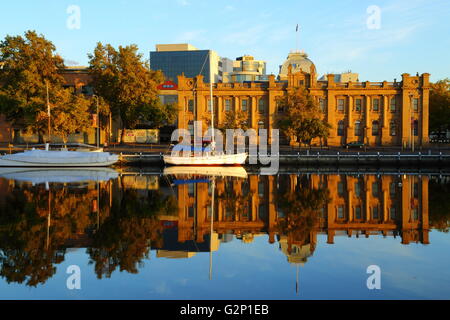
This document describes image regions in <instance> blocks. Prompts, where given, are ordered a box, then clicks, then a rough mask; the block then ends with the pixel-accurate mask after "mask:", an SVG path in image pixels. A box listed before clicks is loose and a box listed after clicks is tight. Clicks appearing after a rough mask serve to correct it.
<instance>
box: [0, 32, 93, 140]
mask: <svg viewBox="0 0 450 320" xmlns="http://www.w3.org/2000/svg"><path fill="white" fill-rule="evenodd" d="M55 50H56V48H55V46H54V45H53V43H52V42H50V41H49V40H47V39H45V38H44V36H42V35H38V34H37V33H36V32H35V31H27V32H25V35H24V37H22V36H9V35H8V36H6V37H5V39H4V40H3V41H1V42H0V65H1V68H0V84H1V85H0V112H1V113H2V114H4V115H5V116H6V119H7V120H8V121H10V122H11V123H12V124H13V125H14V126H19V127H22V128H24V129H26V130H28V131H31V132H33V133H37V134H38V135H39V139H40V140H41V141H42V138H43V136H44V134H46V133H47V128H48V125H47V124H48V115H47V87H48V89H49V90H48V91H49V102H50V105H51V106H52V109H53V110H52V114H55V116H56V117H55V119H52V120H54V121H52V122H51V130H52V134H53V133H56V134H61V135H62V136H63V137H65V139H66V140H67V134H70V133H73V132H75V131H79V130H83V129H84V128H85V127H86V121H87V120H88V117H89V115H88V113H87V112H85V111H84V110H85V108H84V105H85V104H86V103H87V102H86V101H84V100H83V99H84V97H82V96H79V97H76V98H75V97H72V96H71V95H70V94H69V92H70V91H69V90H68V89H64V88H63V84H64V79H63V77H62V76H61V75H60V74H59V72H58V71H59V70H61V69H63V68H64V63H63V59H62V58H61V57H60V56H59V55H57V54H56V53H55ZM69 119H70V123H69V124H68V125H67V126H66V128H62V127H64V125H61V122H62V121H66V120H67V121H68V120H69Z"/></svg>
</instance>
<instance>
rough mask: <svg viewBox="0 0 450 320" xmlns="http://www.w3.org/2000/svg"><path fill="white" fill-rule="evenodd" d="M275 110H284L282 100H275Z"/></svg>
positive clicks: (280, 111) (281, 111) (279, 111)
mask: <svg viewBox="0 0 450 320" xmlns="http://www.w3.org/2000/svg"><path fill="white" fill-rule="evenodd" d="M277 112H278V113H283V112H284V105H283V101H277Z"/></svg>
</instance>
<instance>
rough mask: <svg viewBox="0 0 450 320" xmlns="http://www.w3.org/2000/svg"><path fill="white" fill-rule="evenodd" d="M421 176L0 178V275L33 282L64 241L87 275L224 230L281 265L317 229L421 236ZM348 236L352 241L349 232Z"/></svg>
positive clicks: (222, 236)
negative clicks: (39, 181)
mask: <svg viewBox="0 0 450 320" xmlns="http://www.w3.org/2000/svg"><path fill="white" fill-rule="evenodd" d="M428 184H429V178H428V176H414V175H407V176H398V175H395V176H394V175H378V176H377V175H359V176H351V175H332V174H330V175H317V174H304V175H277V176H259V175H249V176H248V178H246V179H239V178H231V177H228V178H217V179H216V180H215V203H214V217H213V230H214V232H213V234H212V236H211V231H210V230H211V229H210V228H211V212H212V211H213V210H212V203H211V198H212V192H213V190H212V188H211V183H209V181H207V180H205V179H201V177H197V179H195V180H193V181H191V182H189V181H187V183H174V177H168V178H167V177H159V176H156V175H153V176H152V175H139V174H124V175H121V176H120V177H119V178H118V179H115V180H109V181H103V182H93V181H91V182H85V183H76V184H70V183H66V184H50V186H49V188H47V189H46V188H45V186H44V185H32V184H30V183H24V182H18V181H15V180H6V179H0V209H1V210H0V211H1V214H0V267H1V270H0V276H1V277H3V278H5V279H6V280H7V281H8V282H19V283H25V284H27V285H31V286H35V285H37V284H39V283H44V282H45V281H46V280H47V279H48V278H50V277H52V276H53V275H54V273H55V270H56V267H55V265H57V264H59V263H61V262H62V261H63V260H64V255H65V253H66V252H67V251H68V250H69V249H72V248H87V254H88V255H89V258H90V261H91V263H92V264H93V265H94V270H95V272H96V274H97V277H99V278H102V277H110V276H111V275H112V273H113V272H114V271H115V270H121V271H127V272H131V273H137V272H138V270H139V267H140V265H141V264H142V262H143V261H144V260H145V259H148V258H149V257H150V255H149V253H150V250H152V249H153V250H156V257H165V258H189V257H192V256H194V255H195V254H197V253H198V252H208V251H211V250H212V251H216V250H219V247H220V244H221V243H224V242H228V241H231V240H232V239H233V238H234V237H235V238H237V239H239V240H240V241H242V242H244V243H250V242H252V241H253V239H254V238H255V237H257V236H261V235H268V241H269V243H278V245H279V248H280V250H281V251H282V252H283V253H284V254H285V255H286V256H287V261H288V262H289V263H293V264H297V265H301V264H303V263H305V262H307V259H308V257H310V256H311V255H312V254H313V253H314V251H315V249H316V244H317V236H318V235H319V234H326V237H327V243H328V244H333V243H334V242H335V238H336V237H338V236H346V237H352V238H359V237H370V236H372V235H381V236H384V237H400V238H401V243H403V244H409V243H411V242H415V243H422V244H428V243H429V240H428V233H429V228H430V227H429V221H428ZM355 241H357V240H355Z"/></svg>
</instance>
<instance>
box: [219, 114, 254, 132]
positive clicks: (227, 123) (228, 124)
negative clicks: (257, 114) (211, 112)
mask: <svg viewBox="0 0 450 320" xmlns="http://www.w3.org/2000/svg"><path fill="white" fill-rule="evenodd" d="M247 119H248V114H247V112H245V111H242V110H237V111H227V112H225V120H224V121H223V122H222V123H220V124H219V125H218V129H219V130H221V131H222V132H224V133H225V130H226V129H242V130H244V131H245V130H247V129H248V128H249V126H248V122H247Z"/></svg>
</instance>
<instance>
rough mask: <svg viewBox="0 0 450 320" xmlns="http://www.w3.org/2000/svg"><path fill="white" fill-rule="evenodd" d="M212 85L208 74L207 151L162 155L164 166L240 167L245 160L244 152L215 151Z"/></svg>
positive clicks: (211, 77)
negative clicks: (208, 145)
mask: <svg viewBox="0 0 450 320" xmlns="http://www.w3.org/2000/svg"><path fill="white" fill-rule="evenodd" d="M212 83H213V75H212V73H210V77H209V94H210V101H211V104H210V106H211V132H212V134H211V144H210V150H209V151H203V152H200V154H199V152H191V154H190V155H189V156H185V155H184V154H183V153H185V152H178V154H167V155H164V157H163V159H164V162H165V163H166V164H170V165H184V166H186V165H194V166H195V165H197V166H208V165H210V166H223V165H242V164H244V163H245V160H246V159H247V153H246V152H240V153H235V154H225V153H223V152H221V153H219V152H216V150H215V145H216V142H215V139H214V100H213V93H212Z"/></svg>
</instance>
